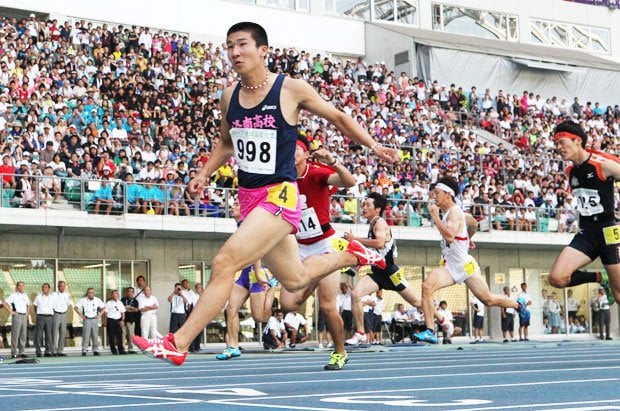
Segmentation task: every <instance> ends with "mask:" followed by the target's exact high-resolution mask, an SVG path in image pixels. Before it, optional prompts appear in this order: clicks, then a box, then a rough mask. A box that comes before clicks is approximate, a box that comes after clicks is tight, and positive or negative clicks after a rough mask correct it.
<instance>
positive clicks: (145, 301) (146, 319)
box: [138, 285, 159, 338]
mask: <svg viewBox="0 0 620 411" xmlns="http://www.w3.org/2000/svg"><path fill="white" fill-rule="evenodd" d="M143 291H144V297H142V298H139V299H138V309H139V310H140V312H141V313H142V315H141V318H140V327H141V332H142V337H143V338H157V337H158V332H157V309H158V308H159V301H157V297H155V296H154V295H151V287H149V286H148V285H147V286H145V287H144V290H143Z"/></svg>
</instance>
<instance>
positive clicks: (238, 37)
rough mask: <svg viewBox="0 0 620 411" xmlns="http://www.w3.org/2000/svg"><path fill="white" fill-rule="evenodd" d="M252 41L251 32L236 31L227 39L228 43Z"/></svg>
mask: <svg viewBox="0 0 620 411" xmlns="http://www.w3.org/2000/svg"><path fill="white" fill-rule="evenodd" d="M244 40H245V41H248V40H252V34H251V33H250V32H249V31H236V32H234V33H230V34H229V35H228V37H227V38H226V42H227V43H234V42H239V41H244Z"/></svg>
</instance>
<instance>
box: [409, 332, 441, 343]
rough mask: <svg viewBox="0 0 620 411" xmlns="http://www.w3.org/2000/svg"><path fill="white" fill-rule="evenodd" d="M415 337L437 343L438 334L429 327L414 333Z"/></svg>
mask: <svg viewBox="0 0 620 411" xmlns="http://www.w3.org/2000/svg"><path fill="white" fill-rule="evenodd" d="M413 337H414V338H415V339H416V340H418V341H423V342H427V343H431V344H437V336H436V335H435V333H434V332H432V331H431V330H429V329H428V328H427V329H426V330H424V331H422V332H419V333H416V334H413Z"/></svg>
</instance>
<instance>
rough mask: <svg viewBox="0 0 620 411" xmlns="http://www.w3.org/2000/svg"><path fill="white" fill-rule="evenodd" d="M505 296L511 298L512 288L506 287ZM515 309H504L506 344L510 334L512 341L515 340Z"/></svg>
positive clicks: (503, 329)
mask: <svg viewBox="0 0 620 411" xmlns="http://www.w3.org/2000/svg"><path fill="white" fill-rule="evenodd" d="M503 291H504V295H505V296H507V297H510V287H504V290H503ZM514 330H515V309H514V308H502V335H503V337H504V342H505V343H507V342H508V334H510V339H511V340H512V341H516V340H515V332H514Z"/></svg>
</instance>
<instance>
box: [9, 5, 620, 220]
mask: <svg viewBox="0 0 620 411" xmlns="http://www.w3.org/2000/svg"><path fill="white" fill-rule="evenodd" d="M266 64H267V65H268V67H269V69H270V70H271V71H272V72H283V73H286V74H288V75H290V76H292V77H296V78H303V79H305V80H306V81H308V83H310V84H311V85H313V86H314V87H315V88H316V90H317V91H318V92H319V94H320V95H321V96H322V97H323V98H324V99H325V100H328V101H330V102H332V103H333V104H334V105H335V106H336V107H338V108H340V109H341V110H343V111H345V112H347V113H349V114H350V115H351V116H352V117H353V118H355V119H356V121H357V122H358V123H360V124H361V125H362V126H363V127H365V128H367V129H368V130H369V132H370V134H371V135H372V136H373V138H375V139H376V140H377V141H378V142H380V143H382V144H385V145H389V146H393V147H397V148H398V149H399V150H400V155H401V158H402V162H401V163H399V164H397V165H390V164H385V163H382V162H380V161H379V162H377V161H376V160H375V159H374V158H373V157H368V156H367V155H366V154H367V151H366V149H363V148H362V147H360V146H357V145H355V144H350V141H349V140H348V138H347V136H343V135H342V134H341V133H340V132H339V131H338V130H336V128H335V127H334V126H332V125H330V124H327V123H326V122H324V121H323V120H319V119H317V118H316V117H315V116H312V115H307V114H304V115H302V117H301V118H300V121H299V124H298V130H299V133H300V134H303V135H305V136H306V137H307V138H308V140H309V141H311V144H312V147H313V148H318V147H320V146H323V147H327V148H329V149H330V150H331V151H332V152H333V153H336V154H337V156H338V158H339V160H340V161H341V162H342V163H343V164H345V165H346V166H347V167H348V168H349V169H350V171H351V172H352V173H353V174H354V176H355V178H356V180H357V183H358V184H357V185H356V186H355V187H353V188H351V189H349V190H348V191H346V190H345V191H342V192H338V193H335V196H334V199H335V200H334V201H333V202H332V217H333V220H334V221H336V222H359V221H361V220H360V219H361V217H360V216H359V212H358V211H359V210H360V207H359V204H358V202H359V199H360V198H363V197H365V195H366V194H367V193H369V192H371V191H380V192H384V193H386V194H387V195H388V197H389V199H390V202H391V207H392V208H391V209H390V210H388V211H389V215H388V220H389V221H390V222H391V223H392V224H400V225H412V226H416V225H423V224H428V218H427V209H426V207H425V201H426V200H427V198H428V187H429V185H430V184H431V183H433V182H435V181H436V180H437V179H438V178H439V177H440V176H441V175H442V174H443V173H452V174H454V175H458V176H459V178H460V188H461V191H462V196H461V199H460V200H461V203H462V206H463V208H464V209H466V210H468V211H470V212H472V214H474V216H475V217H476V218H478V219H479V220H480V221H481V222H482V224H481V227H482V228H484V229H487V228H488V229H505V230H525V231H532V230H538V231H560V232H566V231H570V230H572V229H576V213H575V211H574V207H575V204H574V202H573V201H574V200H573V199H572V197H571V195H570V193H569V192H568V181H567V178H566V177H565V174H564V172H563V171H564V168H565V166H566V165H565V164H564V163H563V162H562V160H561V158H560V157H559V156H558V154H557V153H556V152H555V151H554V146H553V142H552V140H551V139H550V135H551V133H552V132H553V129H554V127H555V125H556V124H558V123H559V122H561V121H563V120H565V119H573V120H574V121H577V122H580V123H581V124H582V126H583V127H584V129H585V130H586V131H587V133H588V135H589V141H590V142H591V145H592V147H593V148H595V149H600V150H604V151H607V152H610V153H614V154H618V151H619V149H618V146H617V139H618V137H620V108H619V106H618V105H617V104H616V105H615V106H604V105H602V104H600V103H599V102H596V101H581V100H580V98H579V96H573V98H572V99H566V98H558V97H557V96H546V95H542V96H541V95H539V94H538V93H537V91H536V90H506V89H505V90H491V89H489V88H487V87H486V85H485V84H476V85H472V84H459V83H458V79H455V82H454V83H453V84H449V83H446V84H440V83H438V82H437V81H435V80H433V79H427V78H417V77H416V78H410V77H409V76H408V75H407V73H395V72H394V71H393V70H392V68H390V67H387V66H386V65H385V64H384V62H375V61H365V60H364V59H363V58H357V59H355V58H352V59H343V58H334V57H330V56H325V55H320V54H314V53H312V54H311V53H310V52H307V51H306V50H298V49H296V48H292V47H291V48H273V47H272V48H270V50H269V56H268V59H267V62H266ZM235 81H236V78H235V75H234V72H233V71H232V69H231V67H230V64H229V62H228V61H227V58H226V53H225V50H224V48H223V45H219V44H213V43H210V42H209V43H207V44H205V43H202V42H199V41H190V40H189V39H188V37H187V36H186V35H184V34H179V33H173V32H165V31H163V30H153V29H149V28H147V27H136V26H127V25H113V24H110V25H107V24H96V23H92V22H88V21H84V20H82V21H75V22H67V21H65V22H59V21H56V20H47V21H42V20H38V19H37V18H36V16H35V15H30V17H29V18H27V19H23V20H17V19H15V18H12V19H9V18H3V19H2V21H1V28H0V89H1V91H0V92H1V94H0V141H1V150H2V157H3V158H2V165H1V166H0V174H1V175H2V180H3V184H2V206H3V207H27V208H39V207H49V208H65V209H66V208H70V209H73V208H75V209H79V210H87V211H93V209H94V210H95V211H96V212H111V213H126V212H137V213H147V214H176V215H200V216H213V217H226V216H228V208H229V206H230V204H231V201H232V198H233V196H234V191H235V188H236V186H237V180H236V165H235V163H234V160H231V161H230V162H229V163H228V164H227V165H225V166H222V167H221V168H220V169H219V170H218V172H217V174H216V175H215V176H214V177H213V178H212V180H211V181H210V187H209V188H208V189H207V190H205V192H204V193H202V195H201V196H200V197H199V198H193V197H192V196H190V195H189V194H188V193H186V191H185V185H186V184H187V183H188V182H189V180H190V179H191V177H192V176H193V175H194V173H195V172H196V170H199V169H200V167H201V166H202V165H203V164H205V163H206V162H207V161H208V160H209V155H210V152H211V150H212V148H213V147H214V146H215V145H216V144H217V142H218V136H219V124H220V121H221V110H220V106H219V99H220V97H221V93H222V91H223V90H224V89H225V88H226V87H228V86H229V85H231V84H233V83H234V82H235ZM262 120H263V119H256V121H262ZM486 135H492V136H494V137H495V138H494V139H489V138H485V137H484V136H486ZM100 200H107V202H106V201H100ZM100 206H101V207H100ZM108 206H109V207H108Z"/></svg>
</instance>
